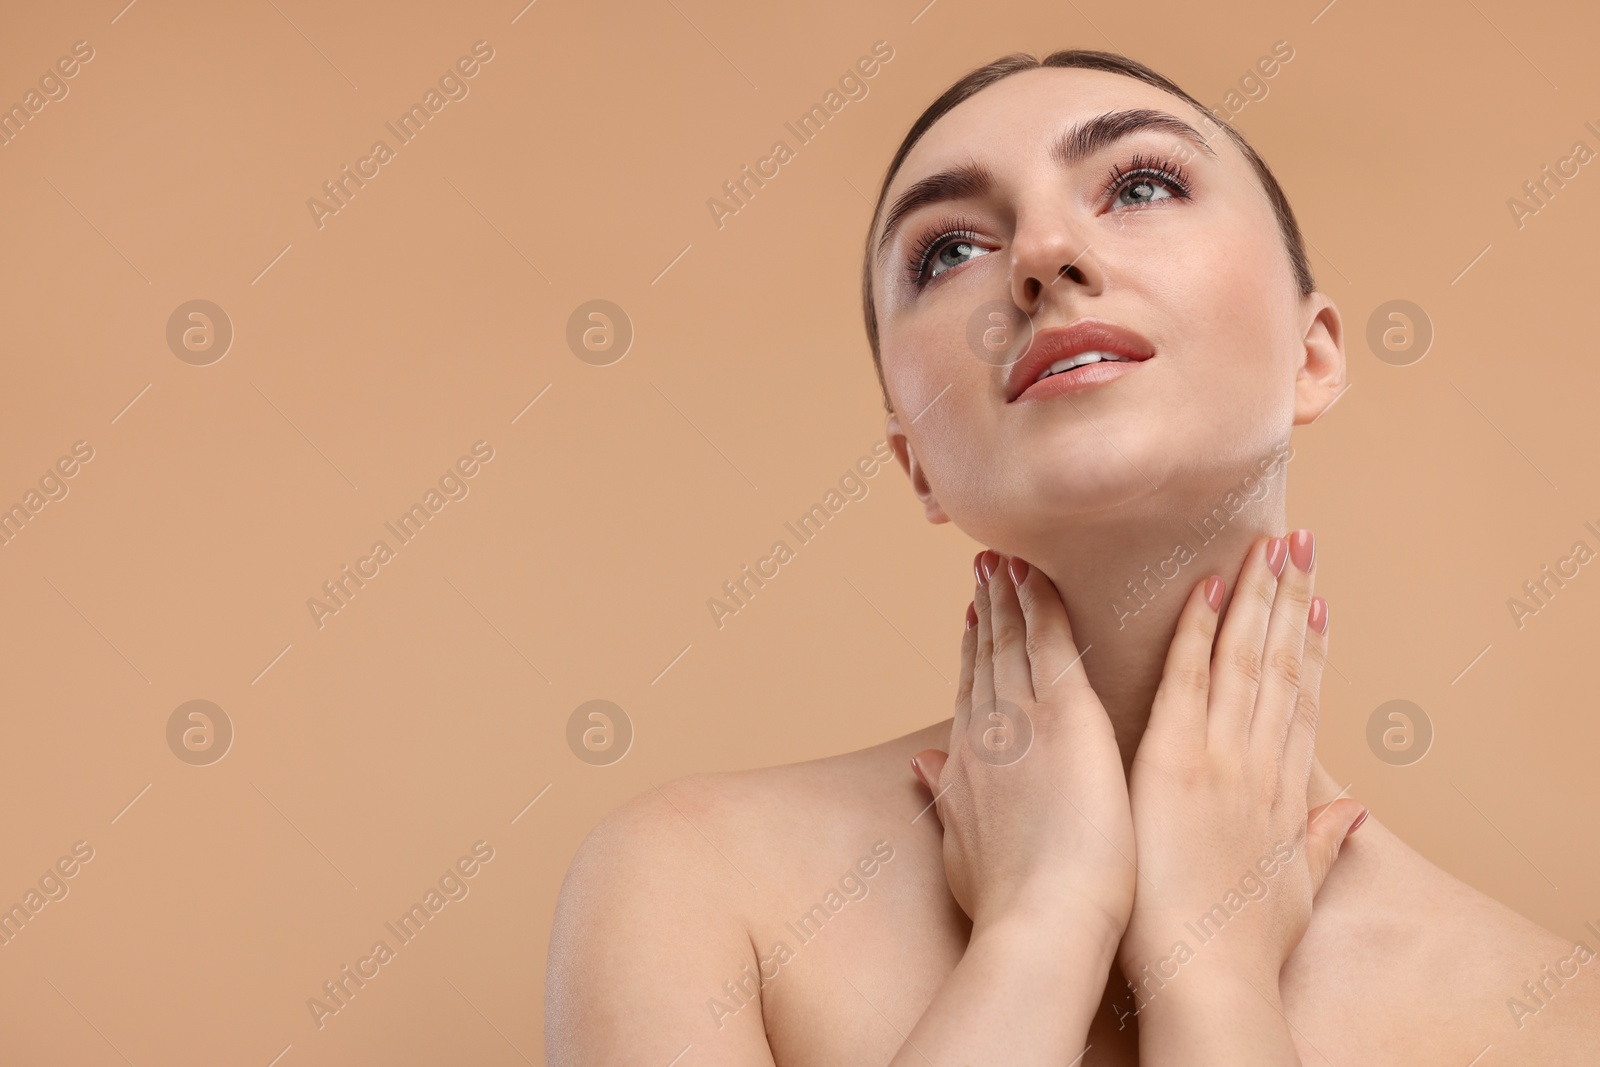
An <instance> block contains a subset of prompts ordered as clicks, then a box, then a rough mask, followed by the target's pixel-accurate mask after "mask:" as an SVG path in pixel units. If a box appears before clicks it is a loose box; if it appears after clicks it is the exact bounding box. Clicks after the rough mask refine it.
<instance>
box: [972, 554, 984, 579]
mask: <svg viewBox="0 0 1600 1067" xmlns="http://www.w3.org/2000/svg"><path fill="white" fill-rule="evenodd" d="M982 563H983V553H982V552H979V553H978V554H977V555H975V556H973V557H972V577H973V578H974V579H975V580H976V581H977V583H978V584H979V585H982V584H983V567H982Z"/></svg>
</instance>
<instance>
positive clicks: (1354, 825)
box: [1344, 808, 1372, 837]
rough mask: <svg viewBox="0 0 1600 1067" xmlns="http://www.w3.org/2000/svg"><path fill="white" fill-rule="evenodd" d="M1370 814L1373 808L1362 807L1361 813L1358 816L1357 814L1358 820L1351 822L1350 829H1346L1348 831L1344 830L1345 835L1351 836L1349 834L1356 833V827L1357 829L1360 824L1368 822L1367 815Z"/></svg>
mask: <svg viewBox="0 0 1600 1067" xmlns="http://www.w3.org/2000/svg"><path fill="white" fill-rule="evenodd" d="M1370 814H1372V812H1371V810H1370V809H1368V808H1362V809H1361V814H1360V815H1357V816H1356V821H1355V822H1353V823H1351V824H1350V829H1348V830H1346V831H1345V832H1344V836H1345V837H1349V836H1350V835H1351V834H1353V833H1355V832H1356V829H1357V828H1358V827H1359V826H1360V825H1361V824H1362V823H1364V822H1366V821H1367V816H1368V815H1370Z"/></svg>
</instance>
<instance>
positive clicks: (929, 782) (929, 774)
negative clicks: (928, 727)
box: [911, 748, 949, 826]
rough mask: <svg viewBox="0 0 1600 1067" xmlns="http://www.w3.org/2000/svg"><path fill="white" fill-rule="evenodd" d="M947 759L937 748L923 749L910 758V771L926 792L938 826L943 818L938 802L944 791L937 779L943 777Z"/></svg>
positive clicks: (946, 755)
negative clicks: (913, 772) (914, 774)
mask: <svg viewBox="0 0 1600 1067" xmlns="http://www.w3.org/2000/svg"><path fill="white" fill-rule="evenodd" d="M948 758H949V755H948V754H947V753H945V752H943V751H941V750H940V749H937V748H925V749H923V750H922V751H921V752H918V753H917V754H916V755H915V756H912V757H911V769H912V770H913V771H915V772H916V775H917V780H918V781H920V782H921V783H922V786H923V788H924V789H926V790H927V791H928V799H929V801H930V803H932V805H933V812H934V815H935V816H936V817H937V818H938V820H939V825H940V826H943V825H944V816H943V815H942V814H940V812H939V801H940V800H942V799H943V798H944V790H943V789H942V788H941V787H940V785H939V779H940V778H942V777H943V776H944V764H945V760H947V759H948ZM924 810H926V809H924Z"/></svg>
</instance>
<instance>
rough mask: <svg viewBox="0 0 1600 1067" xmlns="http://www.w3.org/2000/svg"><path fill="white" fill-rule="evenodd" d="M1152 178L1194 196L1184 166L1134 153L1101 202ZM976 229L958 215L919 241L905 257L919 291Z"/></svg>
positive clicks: (1114, 172) (1109, 178)
mask: <svg viewBox="0 0 1600 1067" xmlns="http://www.w3.org/2000/svg"><path fill="white" fill-rule="evenodd" d="M1151 178H1154V179H1156V180H1157V181H1159V182H1161V183H1162V184H1163V185H1165V186H1166V187H1167V189H1168V190H1169V191H1170V192H1171V193H1172V195H1173V196H1174V197H1175V198H1177V199H1180V200H1188V199H1189V198H1190V197H1191V196H1192V195H1193V194H1192V192H1191V191H1190V190H1191V182H1190V179H1189V172H1188V171H1186V170H1184V169H1183V167H1182V166H1181V165H1179V164H1177V163H1173V162H1171V161H1170V160H1167V159H1164V158H1162V157H1160V156H1145V155H1141V154H1138V153H1135V154H1134V156H1133V158H1132V159H1130V160H1128V167H1127V169H1126V170H1124V169H1123V168H1122V166H1121V164H1115V165H1113V166H1112V167H1111V169H1110V170H1109V171H1107V172H1106V180H1105V183H1104V184H1103V185H1101V187H1100V191H1099V194H1098V195H1099V198H1100V199H1104V198H1105V197H1107V196H1110V195H1112V194H1120V193H1121V192H1122V190H1123V189H1125V188H1127V187H1128V186H1130V185H1135V184H1138V182H1140V181H1144V180H1148V179H1151ZM975 226H976V223H974V222H973V221H972V220H971V219H969V218H967V217H966V216H965V215H955V216H952V217H950V218H946V219H943V220H941V221H940V222H938V223H937V224H935V225H934V227H933V228H932V229H931V230H929V231H928V232H927V233H925V234H924V235H923V236H922V237H921V238H920V239H919V240H918V241H917V243H916V245H915V247H913V248H912V250H911V252H910V254H909V255H908V256H907V257H906V276H907V277H908V278H910V279H911V281H912V283H913V284H914V285H916V287H917V288H919V289H920V288H922V287H924V286H925V285H927V284H928V282H929V281H931V279H926V278H924V272H925V271H926V270H927V269H928V261H929V260H930V259H932V258H933V253H934V252H935V251H937V250H938V249H939V248H940V247H942V246H943V245H944V244H946V243H948V242H949V241H950V240H952V239H959V240H962V241H977V240H978V239H979V237H978V234H977V232H976V230H975Z"/></svg>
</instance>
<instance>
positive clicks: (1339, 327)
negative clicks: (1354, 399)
mask: <svg viewBox="0 0 1600 1067" xmlns="http://www.w3.org/2000/svg"><path fill="white" fill-rule="evenodd" d="M1306 302H1307V303H1306V309H1307V313H1308V314H1309V316H1310V318H1309V319H1308V321H1307V323H1306V332H1305V338H1304V341H1303V349H1302V351H1303V355H1304V359H1303V361H1302V362H1301V364H1300V369H1299V372H1298V373H1297V374H1296V375H1295V380H1294V424H1295V425H1296V426H1304V425H1307V424H1309V423H1313V422H1316V421H1317V419H1319V418H1321V417H1322V414H1323V412H1325V411H1327V410H1328V409H1329V408H1331V407H1332V406H1333V404H1334V401H1336V400H1338V399H1339V396H1340V395H1341V394H1342V393H1343V392H1344V391H1345V390H1346V389H1348V388H1349V386H1348V385H1346V384H1345V380H1344V370H1345V361H1344V323H1343V321H1342V320H1341V319H1340V317H1339V308H1338V307H1337V306H1336V305H1335V304H1334V302H1333V300H1332V298H1331V297H1329V296H1328V295H1327V294H1326V293H1321V292H1316V293H1312V294H1311V295H1310V296H1308V297H1306Z"/></svg>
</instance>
